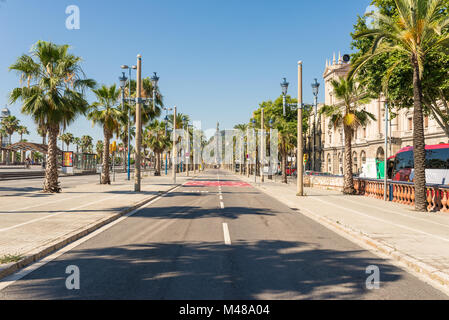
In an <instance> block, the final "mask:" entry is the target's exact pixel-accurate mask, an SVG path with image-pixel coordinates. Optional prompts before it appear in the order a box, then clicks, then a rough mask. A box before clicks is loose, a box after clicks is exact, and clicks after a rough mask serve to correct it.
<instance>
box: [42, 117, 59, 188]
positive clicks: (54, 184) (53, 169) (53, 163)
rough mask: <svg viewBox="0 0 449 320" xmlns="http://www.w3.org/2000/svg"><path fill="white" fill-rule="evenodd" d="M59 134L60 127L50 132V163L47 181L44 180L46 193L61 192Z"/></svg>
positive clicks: (55, 126) (52, 127)
mask: <svg viewBox="0 0 449 320" xmlns="http://www.w3.org/2000/svg"><path fill="white" fill-rule="evenodd" d="M58 133H59V126H58V125H52V126H50V128H49V130H48V151H47V152H48V153H47V156H48V162H47V167H46V169H45V180H44V192H49V193H58V192H61V188H60V187H59V181H58V164H57V157H58V154H57V153H58V151H57V150H58V148H57V141H58V140H57V139H58Z"/></svg>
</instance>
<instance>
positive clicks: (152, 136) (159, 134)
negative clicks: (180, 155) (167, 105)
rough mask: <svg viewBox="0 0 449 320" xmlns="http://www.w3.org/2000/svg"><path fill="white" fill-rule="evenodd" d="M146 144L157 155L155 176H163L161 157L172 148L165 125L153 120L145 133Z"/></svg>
mask: <svg viewBox="0 0 449 320" xmlns="http://www.w3.org/2000/svg"><path fill="white" fill-rule="evenodd" d="M143 136H144V141H145V144H146V145H147V146H148V147H149V148H150V149H151V150H153V152H154V153H155V154H156V169H155V172H154V175H155V176H160V175H161V156H162V153H163V152H164V151H165V150H167V149H168V148H169V147H170V144H171V141H170V137H169V136H168V135H166V134H165V123H164V122H163V121H158V120H153V121H152V122H151V123H150V124H149V125H148V126H147V127H146V128H145V131H144V135H143Z"/></svg>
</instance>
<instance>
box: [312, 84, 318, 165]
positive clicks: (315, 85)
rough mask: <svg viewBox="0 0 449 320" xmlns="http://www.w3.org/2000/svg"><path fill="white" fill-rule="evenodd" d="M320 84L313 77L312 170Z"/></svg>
mask: <svg viewBox="0 0 449 320" xmlns="http://www.w3.org/2000/svg"><path fill="white" fill-rule="evenodd" d="M319 88H320V84H319V83H318V81H317V79H315V82H314V83H312V91H313V96H314V98H315V100H314V109H313V141H312V171H316V170H315V163H316V162H315V161H316V159H315V158H316V156H315V143H316V116H317V112H318V92H319Z"/></svg>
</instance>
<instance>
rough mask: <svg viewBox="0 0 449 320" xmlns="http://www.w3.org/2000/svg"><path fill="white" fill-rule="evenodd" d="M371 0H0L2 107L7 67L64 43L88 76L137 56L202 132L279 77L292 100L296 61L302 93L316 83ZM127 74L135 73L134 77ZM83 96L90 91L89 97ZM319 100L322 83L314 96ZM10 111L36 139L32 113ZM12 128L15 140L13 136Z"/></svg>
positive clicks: (113, 72) (96, 134) (242, 118)
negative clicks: (75, 15)
mask: <svg viewBox="0 0 449 320" xmlns="http://www.w3.org/2000/svg"><path fill="white" fill-rule="evenodd" d="M369 3H370V0H344V1H335V0H315V1H308V0H307V1H306V0H284V1H265V0H227V1H224V0H221V1H218V0H191V1H186V0H158V1H156V0H128V1H116V0H95V1H92V0H78V1H76V0H71V1H65V0H39V1H33V0H4V1H0V39H1V40H2V41H1V42H2V44H3V45H2V50H0V106H4V105H5V104H6V103H7V102H8V99H7V97H8V93H9V91H10V90H11V89H12V88H14V87H15V86H18V83H19V81H18V76H17V75H16V74H15V73H13V72H8V67H9V66H10V65H11V64H12V63H13V62H14V61H15V59H16V58H17V57H18V56H20V55H21V54H23V53H27V52H28V51H29V49H30V47H31V45H32V44H34V43H35V42H36V41H37V40H40V39H42V40H47V41H52V42H55V43H58V44H65V43H67V44H70V45H71V46H72V52H73V53H74V54H76V55H79V56H81V57H83V59H84V62H83V69H84V71H85V72H86V74H87V76H88V77H90V78H93V79H95V80H97V81H98V83H99V84H108V85H109V84H112V83H118V80H117V79H118V77H119V75H120V74H121V73H120V72H121V70H120V65H122V64H129V65H131V64H135V62H136V56H137V54H138V53H141V54H142V56H143V74H144V76H150V75H151V74H152V72H153V71H157V72H158V74H159V75H160V77H161V80H160V89H161V91H162V93H163V95H164V96H165V103H166V105H168V106H172V105H175V104H176V105H177V106H178V108H179V111H180V112H182V113H186V114H189V115H190V116H191V119H192V120H200V121H202V126H203V129H207V128H213V127H215V124H216V122H217V121H220V124H221V128H232V127H233V126H234V125H235V124H237V123H244V122H247V121H248V119H249V118H250V117H251V112H252V111H253V110H254V109H256V108H257V106H258V103H260V102H261V101H264V100H268V99H275V98H276V97H277V96H279V95H280V86H279V83H280V81H281V78H282V77H287V79H288V80H289V82H290V85H291V87H290V93H291V94H292V96H294V97H296V87H297V75H296V70H297V67H296V65H297V61H298V60H302V61H303V63H304V88H305V89H304V90H305V92H304V99H305V101H306V102H312V100H313V99H312V91H311V88H310V84H311V83H312V82H313V79H314V78H318V81H319V82H320V83H322V82H323V81H322V74H323V71H324V67H325V61H326V59H330V58H331V57H332V54H333V52H337V53H338V51H341V52H342V53H348V52H350V50H349V47H350V41H351V38H350V35H349V33H350V32H351V31H352V28H353V25H354V24H355V22H356V19H357V15H358V14H360V15H363V14H364V12H365V10H366V8H367V7H368V5H369ZM69 5H77V6H78V7H79V8H80V13H81V28H80V30H67V29H66V27H65V21H66V18H67V15H66V13H65V10H66V7H67V6H69ZM134 76H135V75H134ZM88 98H89V101H92V99H93V97H92V95H91V94H90V95H89V96H88ZM323 99H324V95H323V88H321V94H320V101H321V100H323ZM10 109H11V111H12V113H13V114H14V115H15V116H17V117H18V118H20V119H21V120H22V123H23V124H25V125H27V126H28V127H29V128H30V131H32V134H31V135H30V136H28V137H26V138H27V139H28V140H31V141H37V142H39V141H41V139H40V138H39V137H38V135H37V134H36V133H35V126H34V124H33V122H32V121H31V119H29V118H27V117H26V116H24V115H22V114H21V113H20V105H18V104H16V105H13V106H10ZM68 131H70V132H72V133H74V134H75V135H76V136H81V135H84V134H89V135H91V136H92V137H93V138H94V140H95V141H96V140H99V139H102V130H101V129H100V128H99V127H92V124H91V123H90V122H89V121H87V120H86V119H85V118H79V119H78V120H77V121H76V123H75V124H73V125H72V126H71V127H70V128H69V129H68ZM17 139H18V137H17V135H16V136H15V137H14V138H13V140H17Z"/></svg>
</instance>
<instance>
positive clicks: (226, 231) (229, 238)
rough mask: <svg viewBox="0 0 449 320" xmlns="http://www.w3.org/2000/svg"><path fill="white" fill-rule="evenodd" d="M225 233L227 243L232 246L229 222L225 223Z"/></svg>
mask: <svg viewBox="0 0 449 320" xmlns="http://www.w3.org/2000/svg"><path fill="white" fill-rule="evenodd" d="M223 235H224V242H225V245H228V246H230V245H231V237H230V235H229V228H228V224H227V223H223Z"/></svg>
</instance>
